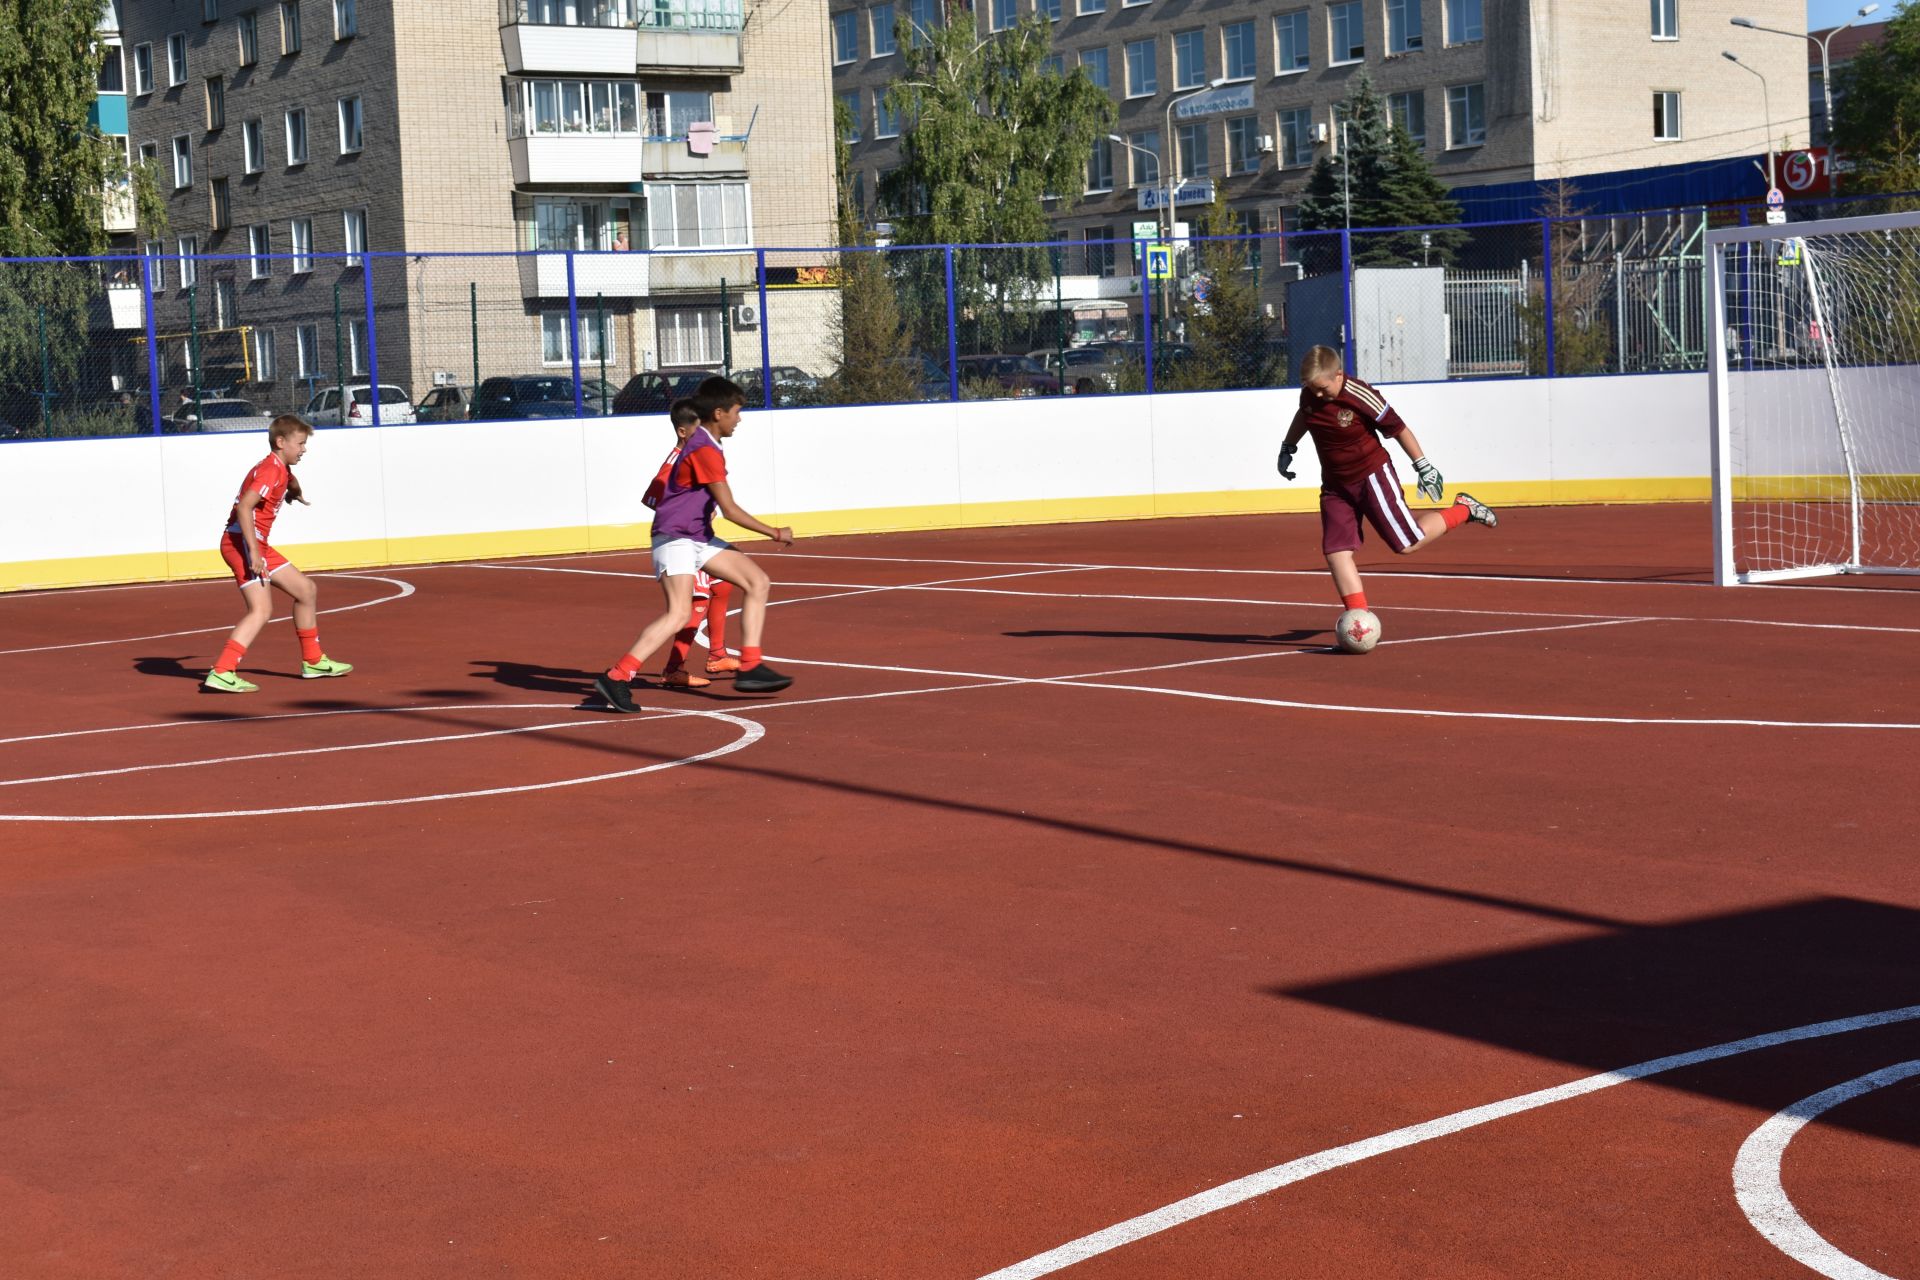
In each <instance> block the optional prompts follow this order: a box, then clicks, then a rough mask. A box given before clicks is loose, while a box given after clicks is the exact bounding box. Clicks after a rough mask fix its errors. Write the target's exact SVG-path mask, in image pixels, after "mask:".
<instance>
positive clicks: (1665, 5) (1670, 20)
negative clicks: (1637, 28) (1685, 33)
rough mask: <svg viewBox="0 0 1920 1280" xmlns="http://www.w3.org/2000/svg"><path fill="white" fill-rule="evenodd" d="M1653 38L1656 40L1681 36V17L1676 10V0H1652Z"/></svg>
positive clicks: (1675, 38) (1676, 38)
mask: <svg viewBox="0 0 1920 1280" xmlns="http://www.w3.org/2000/svg"><path fill="white" fill-rule="evenodd" d="M1652 5H1653V38H1654V39H1655V40H1678V39H1679V38H1680V17H1679V15H1678V14H1677V13H1675V12H1674V9H1675V3H1674V0H1652Z"/></svg>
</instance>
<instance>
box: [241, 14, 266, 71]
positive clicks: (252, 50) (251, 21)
mask: <svg viewBox="0 0 1920 1280" xmlns="http://www.w3.org/2000/svg"><path fill="white" fill-rule="evenodd" d="M236 30H237V31H238V33H239V40H240V65H241V66H243V67H250V66H252V65H253V64H254V63H256V62H258V61H260V15H259V14H257V13H255V12H254V11H253V10H252V9H249V10H247V11H246V12H245V13H243V14H241V15H240V23H239V26H238V27H237V28H236Z"/></svg>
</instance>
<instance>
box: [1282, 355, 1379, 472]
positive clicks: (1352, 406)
mask: <svg viewBox="0 0 1920 1280" xmlns="http://www.w3.org/2000/svg"><path fill="white" fill-rule="evenodd" d="M1293 425H1294V426H1295V427H1298V426H1301V425H1304V426H1305V427H1306V430H1307V434H1308V435H1310V436H1312V437H1313V447H1314V449H1315V450H1316V451H1318V452H1319V454H1320V479H1321V480H1322V481H1323V482H1329V483H1336V484H1349V483H1352V482H1353V481H1355V480H1359V479H1361V478H1363V477H1364V476H1366V475H1367V474H1368V473H1369V472H1372V471H1377V470H1379V469H1380V468H1381V467H1383V466H1390V465H1392V459H1390V458H1388V457H1387V451H1386V450H1385V449H1383V448H1381V447H1380V441H1379V439H1378V436H1397V435H1399V434H1400V433H1401V432H1402V431H1405V430H1406V429H1407V424H1406V423H1405V422H1402V421H1401V420H1400V415H1399V414H1397V413H1395V412H1394V411H1393V406H1392V405H1389V404H1388V403H1387V398H1386V397H1385V396H1383V395H1381V394H1380V393H1379V392H1378V391H1376V390H1374V389H1373V388H1372V387H1371V386H1369V385H1368V384H1367V383H1364V382H1362V381H1360V379H1358V378H1348V379H1347V380H1346V385H1345V386H1343V387H1341V388H1340V394H1339V395H1337V396H1335V397H1333V399H1331V400H1321V399H1318V398H1317V397H1315V396H1314V394H1313V393H1312V392H1310V391H1308V390H1307V389H1306V388H1305V387H1302V388H1301V389H1300V410H1299V412H1298V413H1296V414H1294V415H1293ZM1288 434H1292V431H1291V429H1289V432H1288Z"/></svg>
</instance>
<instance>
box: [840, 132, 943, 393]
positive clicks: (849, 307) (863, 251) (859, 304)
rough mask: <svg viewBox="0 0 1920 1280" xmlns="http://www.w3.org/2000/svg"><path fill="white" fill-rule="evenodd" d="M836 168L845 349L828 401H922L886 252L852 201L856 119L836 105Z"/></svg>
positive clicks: (843, 342)
mask: <svg viewBox="0 0 1920 1280" xmlns="http://www.w3.org/2000/svg"><path fill="white" fill-rule="evenodd" d="M833 115H834V148H833V154H834V162H835V169H836V172H837V173H838V175H839V183H838V185H839V210H840V219H839V221H840V243H841V245H843V246H845V248H844V249H843V251H842V252H841V254H840V272H839V275H840V297H839V303H840V306H839V310H838V312H837V313H836V314H835V315H834V317H833V321H832V324H833V326H834V336H835V338H836V339H837V342H836V345H837V346H838V347H839V349H840V367H839V368H838V369H836V370H835V371H834V372H833V373H832V374H831V375H829V376H828V378H827V383H826V390H827V395H828V398H829V399H830V400H831V401H832V402H834V403H836V404H898V403H901V402H903V401H908V400H913V399H915V398H917V395H918V392H919V383H920V375H919V370H918V368H917V365H916V363H915V362H914V361H913V359H912V351H913V340H912V336H911V335H910V334H909V333H908V332H907V326H906V322H905V321H904V320H903V319H902V318H901V315H900V299H899V296H898V294H897V293H896V292H895V289H894V282H893V279H892V276H891V274H890V272H889V270H888V263H887V258H888V256H889V255H888V254H887V252H886V251H885V250H878V249H871V248H870V246H871V244H872V237H871V236H869V235H868V234H867V229H866V227H865V225H864V224H863V223H862V222H861V218H860V212H861V211H860V210H859V209H858V208H856V207H855V204H854V199H853V177H852V173H853V167H852V163H851V155H850V153H849V149H848V147H847V138H848V136H849V135H850V134H851V133H852V132H853V113H852V112H850V111H848V110H847V104H846V103H844V102H841V101H840V100H839V99H838V98H836V99H834V104H833Z"/></svg>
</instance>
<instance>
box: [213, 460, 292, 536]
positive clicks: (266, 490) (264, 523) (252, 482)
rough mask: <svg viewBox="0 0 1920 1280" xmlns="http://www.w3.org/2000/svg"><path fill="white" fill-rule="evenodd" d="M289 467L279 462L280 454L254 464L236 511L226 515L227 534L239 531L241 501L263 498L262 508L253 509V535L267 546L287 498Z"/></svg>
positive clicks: (235, 503) (240, 494) (234, 508)
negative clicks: (250, 497) (283, 501)
mask: <svg viewBox="0 0 1920 1280" xmlns="http://www.w3.org/2000/svg"><path fill="white" fill-rule="evenodd" d="M291 478H292V477H290V476H289V475H288V474H287V464H286V463H284V462H282V461H280V455H279V454H277V453H270V454H268V455H267V456H266V457H264V458H262V459H260V461H258V462H256V463H254V464H253V470H251V471H249V472H247V478H246V479H245V480H243V481H241V482H240V493H239V496H238V497H236V498H235V499H234V502H233V510H231V511H229V512H228V513H227V532H228V533H234V534H237V533H239V532H240V498H244V497H246V496H247V494H249V493H257V494H259V495H260V505H259V506H256V507H255V508H254V509H253V535H254V537H256V538H258V539H259V540H260V543H261V545H262V546H264V545H266V541H267V535H268V534H269V533H271V532H272V531H273V518H274V517H275V516H277V515H279V514H280V502H281V500H282V499H283V498H285V497H286V496H287V481H288V480H290V479H291Z"/></svg>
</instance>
